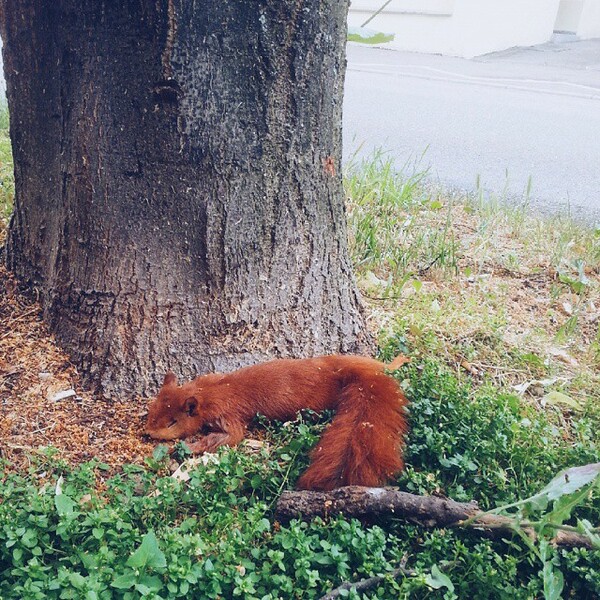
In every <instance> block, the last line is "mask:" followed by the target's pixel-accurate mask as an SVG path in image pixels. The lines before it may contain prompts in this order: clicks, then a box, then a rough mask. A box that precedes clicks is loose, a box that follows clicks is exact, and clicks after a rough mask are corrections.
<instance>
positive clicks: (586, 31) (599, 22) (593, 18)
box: [577, 0, 600, 39]
mask: <svg viewBox="0 0 600 600" xmlns="http://www.w3.org/2000/svg"><path fill="white" fill-rule="evenodd" d="M577 35H578V37H580V38H582V39H586V38H596V37H600V0H585V2H584V3H583V9H582V11H581V19H580V20H579V27H577Z"/></svg>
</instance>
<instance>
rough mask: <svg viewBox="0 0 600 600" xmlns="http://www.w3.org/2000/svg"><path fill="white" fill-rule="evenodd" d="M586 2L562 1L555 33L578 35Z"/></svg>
mask: <svg viewBox="0 0 600 600" xmlns="http://www.w3.org/2000/svg"><path fill="white" fill-rule="evenodd" d="M583 2H584V0H561V1H560V6H559V7H558V14H557V15H556V23H555V24H554V29H555V31H568V32H570V33H576V32H577V28H578V27H579V20H580V19H581V11H582V10H583Z"/></svg>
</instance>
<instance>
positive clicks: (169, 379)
mask: <svg viewBox="0 0 600 600" xmlns="http://www.w3.org/2000/svg"><path fill="white" fill-rule="evenodd" d="M173 384H175V385H177V377H176V376H175V373H173V372H172V371H169V372H168V373H167V374H166V375H165V378H164V379H163V386H164V385H173Z"/></svg>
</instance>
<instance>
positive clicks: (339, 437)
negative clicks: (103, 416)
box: [146, 355, 408, 491]
mask: <svg viewBox="0 0 600 600" xmlns="http://www.w3.org/2000/svg"><path fill="white" fill-rule="evenodd" d="M407 361H408V359H406V358H405V357H402V356H400V357H398V358H396V359H395V360H394V361H393V362H392V363H391V364H390V365H385V364H384V363H382V362H379V361H377V360H374V359H372V358H365V357H360V356H341V355H334V356H322V357H318V358H306V359H282V360H273V361H271V362H267V363H263V364H259V365H255V366H252V367H245V368H243V369H239V370H238V371H234V372H233V373H229V374H227V375H223V374H220V373H218V374H210V375H203V376H201V377H197V378H196V379H194V380H193V381H190V382H188V383H184V384H183V385H181V386H178V385H177V378H176V377H175V375H174V374H173V373H171V372H169V373H167V374H166V375H165V379H164V382H163V384H162V387H161V389H160V391H159V393H158V397H157V398H156V399H155V400H154V401H153V402H152V403H151V404H150V406H149V409H148V423H147V427H146V432H147V433H148V434H149V435H150V436H151V437H153V438H155V439H160V440H173V439H176V438H186V437H189V436H192V435H194V434H196V433H200V434H201V436H202V437H201V438H200V440H199V441H197V442H195V443H193V444H189V447H190V449H191V450H192V452H194V453H198V454H200V453H202V452H214V451H215V450H216V449H217V448H218V447H219V446H222V445H228V446H235V445H236V444H238V443H239V442H240V441H241V440H242V439H243V438H244V436H245V434H246V427H247V425H248V424H249V423H250V421H251V420H252V419H253V418H254V417H255V415H256V414H259V413H260V414H262V415H264V416H265V417H267V418H268V419H278V420H286V419H292V418H294V417H295V416H296V413H297V412H298V411H300V410H302V409H311V410H313V411H316V412H320V411H322V410H326V409H334V410H335V416H334V418H333V421H332V422H331V424H330V425H329V426H328V427H327V428H326V430H325V432H324V433H323V435H322V437H321V439H320V440H319V442H318V443H317V445H316V447H315V448H314V449H313V450H312V452H311V463H310V465H309V467H308V469H307V470H306V471H305V472H304V474H303V475H302V476H301V477H300V479H299V481H298V484H297V487H298V488H300V489H308V490H321V491H326V490H331V489H334V488H337V487H341V486H345V485H364V486H380V485H382V484H384V483H385V482H386V481H387V480H388V479H389V478H391V477H392V476H393V475H394V474H396V473H398V472H399V471H400V470H401V469H402V467H403V466H404V463H403V460H402V448H403V445H404V434H405V433H406V431H407V421H406V415H405V406H406V404H407V400H406V397H405V396H404V394H403V393H402V390H401V389H400V386H399V385H398V383H397V381H396V380H395V379H394V378H393V377H390V376H389V375H387V374H386V373H385V370H386V369H390V370H393V369H397V368H399V367H400V366H401V365H402V364H404V363H405V362H407Z"/></svg>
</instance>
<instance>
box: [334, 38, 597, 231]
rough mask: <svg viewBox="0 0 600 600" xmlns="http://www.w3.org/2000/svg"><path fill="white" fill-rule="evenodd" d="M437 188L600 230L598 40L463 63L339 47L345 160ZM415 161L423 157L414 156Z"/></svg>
mask: <svg viewBox="0 0 600 600" xmlns="http://www.w3.org/2000/svg"><path fill="white" fill-rule="evenodd" d="M377 147H379V148H382V149H384V150H387V151H389V153H390V155H391V156H392V157H393V158H394V160H395V162H396V164H397V165H398V166H402V165H404V164H406V163H407V162H410V161H414V160H416V159H418V158H419V157H421V159H420V168H422V169H425V168H429V175H430V178H431V179H433V180H435V181H438V182H439V183H441V184H442V185H444V186H448V187H451V188H457V189H461V190H472V189H473V188H474V187H475V183H476V180H477V178H478V177H480V179H481V182H482V184H483V186H484V188H485V189H486V190H487V191H491V192H493V193H495V194H498V195H501V194H506V195H507V196H508V197H510V198H515V197H519V196H521V195H522V194H523V192H524V190H525V189H526V188H527V185H528V180H529V178H531V185H532V188H531V199H532V203H533V204H534V205H536V206H538V207H540V208H541V209H544V210H556V209H557V207H558V206H561V205H562V206H563V207H564V206H565V205H567V204H568V205H569V206H570V207H571V210H572V212H574V213H575V214H577V215H579V216H581V217H582V218H585V219H586V220H590V221H592V222H597V223H600V40H591V41H588V42H576V43H549V44H544V45H543V46H538V47H535V48H532V49H515V50H510V51H505V52H499V53H495V54H491V55H486V56H483V57H479V58H478V59H474V60H464V59H458V58H452V57H443V56H436V55H423V54H416V53H407V52H396V51H393V50H385V49H378V48H370V47H365V46H360V45H349V46H348V72H347V76H346V95H345V101H344V156H345V159H346V160H348V158H349V157H350V156H351V155H352V154H353V153H354V152H355V151H356V150H357V149H359V150H358V155H359V156H361V155H369V154H370V153H371V152H372V151H373V149H374V148H377ZM423 153H424V154H423Z"/></svg>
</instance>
